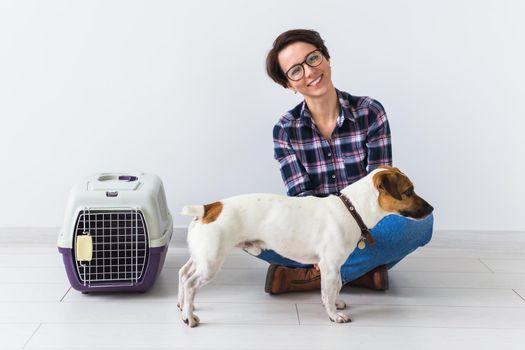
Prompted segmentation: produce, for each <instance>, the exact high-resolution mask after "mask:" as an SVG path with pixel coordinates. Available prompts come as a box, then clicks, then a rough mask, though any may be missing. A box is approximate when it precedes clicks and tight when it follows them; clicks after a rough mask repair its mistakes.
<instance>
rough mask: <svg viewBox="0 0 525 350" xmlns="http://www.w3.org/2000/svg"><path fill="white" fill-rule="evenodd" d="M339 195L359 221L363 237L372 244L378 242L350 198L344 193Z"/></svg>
mask: <svg viewBox="0 0 525 350" xmlns="http://www.w3.org/2000/svg"><path fill="white" fill-rule="evenodd" d="M337 196H338V197H339V198H341V200H342V201H343V203H344V204H345V206H346V207H347V208H348V211H349V212H350V214H352V216H353V217H354V219H355V221H356V222H357V225H359V228H360V229H361V239H365V240H367V241H368V243H370V244H371V245H373V244H375V243H376V240H375V239H374V237H372V233H370V229H369V228H368V227H367V226H366V224H365V223H364V221H363V219H362V218H361V215H359V213H358V212H357V210H355V207H354V205H353V204H352V202H351V201H350V198H348V197H347V196H345V195H344V194H342V193H338V194H337Z"/></svg>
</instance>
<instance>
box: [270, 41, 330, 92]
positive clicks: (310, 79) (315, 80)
mask: <svg viewBox="0 0 525 350" xmlns="http://www.w3.org/2000/svg"><path fill="white" fill-rule="evenodd" d="M316 49H317V48H316V47H315V46H313V45H312V44H308V43H305V42H301V41H300V42H295V43H293V44H290V45H288V46H286V47H285V48H284V49H282V50H281V51H280V52H279V54H278V60H279V65H280V66H281V69H282V70H283V72H285V74H286V73H287V72H288V71H289V70H290V68H292V67H293V66H294V65H297V64H301V63H302V68H303V70H304V75H303V77H302V78H300V79H299V80H297V81H293V80H290V79H288V87H289V88H290V89H292V90H295V91H297V92H299V93H301V94H302V95H303V96H304V97H313V98H315V97H320V96H323V95H324V94H326V92H328V91H329V90H330V89H333V84H332V70H331V68H330V61H329V60H327V59H326V57H323V58H322V61H321V63H320V64H319V65H318V66H316V67H311V66H309V65H308V64H306V63H305V60H306V58H307V56H308V55H309V54H311V53H312V52H314V51H315V50H316ZM321 55H322V54H321Z"/></svg>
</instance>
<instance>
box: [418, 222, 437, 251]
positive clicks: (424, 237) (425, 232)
mask: <svg viewBox="0 0 525 350" xmlns="http://www.w3.org/2000/svg"><path fill="white" fill-rule="evenodd" d="M433 230H434V215H433V214H430V215H429V216H427V217H426V218H424V219H421V220H419V221H417V226H416V228H415V231H416V234H415V236H417V241H418V243H419V246H420V247H422V246H424V245H426V244H427V243H428V242H430V240H431V239H432V232H433Z"/></svg>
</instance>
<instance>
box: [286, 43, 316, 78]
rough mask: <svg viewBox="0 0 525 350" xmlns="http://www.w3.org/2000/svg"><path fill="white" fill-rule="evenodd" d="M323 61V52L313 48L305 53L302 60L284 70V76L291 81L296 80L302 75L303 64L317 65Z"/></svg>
mask: <svg viewBox="0 0 525 350" xmlns="http://www.w3.org/2000/svg"><path fill="white" fill-rule="evenodd" d="M321 62H323V53H322V52H321V51H319V49H315V50H314V51H312V52H310V53H309V54H308V55H306V57H305V59H304V61H303V62H301V63H298V64H294V65H293V66H292V67H291V68H290V69H288V70H287V71H286V77H287V78H288V79H290V80H291V81H298V80H301V79H302V78H303V77H304V66H303V65H304V64H305V63H306V64H307V65H309V66H310V67H317V66H318V65H320V64H321Z"/></svg>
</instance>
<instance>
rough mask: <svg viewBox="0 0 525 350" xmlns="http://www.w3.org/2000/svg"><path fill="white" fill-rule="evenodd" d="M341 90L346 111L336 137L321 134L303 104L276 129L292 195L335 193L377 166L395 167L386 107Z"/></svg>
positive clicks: (278, 152) (279, 156)
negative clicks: (326, 136) (329, 137)
mask: <svg viewBox="0 0 525 350" xmlns="http://www.w3.org/2000/svg"><path fill="white" fill-rule="evenodd" d="M336 92H337V96H338V98H339V103H340V106H341V112H340V115H339V117H338V118H337V123H336V127H335V129H334V131H333V133H332V138H331V139H329V140H327V139H326V138H325V137H323V136H322V135H321V133H320V132H319V129H318V128H317V126H316V125H315V123H314V122H313V120H312V118H311V115H310V112H309V111H308V107H307V106H306V102H304V101H303V102H302V103H300V104H299V105H297V106H296V107H295V108H294V109H292V110H291V111H289V112H288V113H286V114H285V115H284V116H282V117H281V119H280V120H279V122H278V123H277V124H276V125H275V126H274V129H273V141H274V152H275V154H274V157H275V159H277V160H278V161H279V164H280V166H281V175H282V177H283V180H284V183H285V185H286V188H287V193H288V195H289V196H308V195H314V196H319V197H323V196H327V195H329V194H334V193H337V192H339V191H340V190H342V189H343V188H345V187H346V186H348V185H349V184H351V183H353V182H355V181H357V180H359V179H360V178H362V177H364V176H365V175H366V174H367V173H368V172H370V171H372V170H373V169H375V168H377V167H378V166H380V165H392V149H391V144H390V127H389V125H388V121H387V118H386V113H385V110H384V109H383V106H382V105H381V104H380V103H379V102H378V101H375V100H373V99H371V98H370V97H358V96H352V95H350V94H348V93H346V92H342V91H339V90H336Z"/></svg>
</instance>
